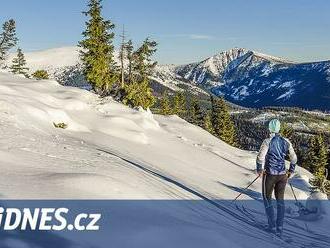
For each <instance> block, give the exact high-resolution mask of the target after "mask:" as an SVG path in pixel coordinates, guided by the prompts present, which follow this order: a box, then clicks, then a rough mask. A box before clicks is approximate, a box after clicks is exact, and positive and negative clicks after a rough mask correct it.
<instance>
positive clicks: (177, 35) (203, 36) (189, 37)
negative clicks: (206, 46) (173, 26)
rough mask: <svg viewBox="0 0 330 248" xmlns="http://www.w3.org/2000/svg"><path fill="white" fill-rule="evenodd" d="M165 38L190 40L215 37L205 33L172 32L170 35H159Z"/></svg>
mask: <svg viewBox="0 0 330 248" xmlns="http://www.w3.org/2000/svg"><path fill="white" fill-rule="evenodd" d="M161 36H162V37H167V38H185V39H190V40H214V39H215V37H214V36H212V35H206V34H172V35H161Z"/></svg>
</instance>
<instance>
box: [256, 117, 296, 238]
mask: <svg viewBox="0 0 330 248" xmlns="http://www.w3.org/2000/svg"><path fill="white" fill-rule="evenodd" d="M280 129H281V123H280V121H279V120H277V119H274V120H271V121H270V122H269V131H270V138H268V139H265V140H264V141H263V143H262V145H261V148H260V151H259V154H258V156H257V173H258V175H259V176H260V177H261V176H262V195H263V200H264V205H265V210H266V214H267V218H268V228H267V230H268V231H269V232H271V233H274V234H277V235H278V236H281V235H282V233H283V219H284V212H285V205H284V192H285V187H286V184H287V182H288V179H289V178H290V176H291V175H292V174H293V173H294V171H295V167H296V163H297V156H296V153H295V151H294V149H293V147H292V144H291V142H290V141H289V140H288V139H286V138H283V137H282V136H281V135H280V134H279V132H280ZM287 155H289V158H290V161H291V163H290V168H289V170H286V167H285V158H286V156H287ZM273 191H275V198H276V202H277V219H276V222H275V217H274V207H273V205H272V194H273Z"/></svg>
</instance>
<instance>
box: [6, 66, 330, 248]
mask: <svg viewBox="0 0 330 248" xmlns="http://www.w3.org/2000/svg"><path fill="white" fill-rule="evenodd" d="M62 122H63V123H66V124H67V125H68V128H67V129H56V128H54V125H53V123H62ZM0 137H1V138H0V159H1V163H0V167H1V173H0V189H1V191H0V195H1V198H2V199H122V200H124V199H129V200H134V199H135V200H137V199H140V200H160V199H162V200H203V201H202V204H197V206H196V205H195V204H192V203H191V204H190V203H189V201H188V203H187V204H179V205H176V207H171V206H172V205H171V204H168V206H167V207H164V208H161V209H158V210H157V211H156V210H152V209H149V210H148V211H147V212H148V213H149V214H151V215H150V216H152V214H155V216H156V215H157V214H158V215H159V214H160V215H161V216H163V218H164V219H165V220H167V221H169V222H166V224H165V225H163V226H162V225H159V226H158V227H157V228H158V229H157V230H159V232H157V231H155V230H156V229H153V228H149V229H148V228H146V229H144V230H143V233H139V231H140V232H142V230H134V231H135V234H136V235H132V236H130V238H131V239H130V241H131V242H132V243H133V244H135V243H134V242H137V243H136V244H138V243H139V242H140V243H141V242H143V239H142V236H139V235H138V234H140V235H142V234H143V237H150V239H153V240H163V241H162V242H163V243H162V246H158V247H180V246H177V244H184V242H185V241H187V240H189V237H190V236H191V235H192V233H193V234H194V240H195V239H196V242H195V244H194V245H195V246H191V247H201V245H202V244H201V243H199V242H204V244H205V245H206V246H205V247H215V246H216V245H217V246H218V247H219V244H226V246H224V247H234V248H235V247H265V246H267V247H283V242H282V241H280V240H279V239H272V238H271V236H270V235H268V234H266V233H264V232H263V231H261V230H260V228H258V222H261V223H262V222H265V217H264V214H263V213H264V210H263V204H262V201H261V194H260V193H259V192H261V181H260V180H259V181H257V182H256V183H255V184H254V185H253V186H252V187H251V188H250V189H249V191H247V193H246V194H243V195H242V198H241V199H245V200H251V199H254V200H255V201H253V202H254V204H253V206H252V207H251V206H249V207H248V208H246V207H244V206H243V205H242V203H241V202H240V203H238V207H236V206H235V204H229V201H220V202H218V201H217V200H232V199H234V197H235V196H236V195H237V194H238V193H239V192H241V191H242V189H243V188H244V187H245V186H246V185H248V184H249V183H250V182H251V181H252V180H253V179H254V178H255V175H254V173H253V170H254V167H255V156H256V154H255V153H253V152H248V151H242V150H239V149H236V148H233V147H231V146H229V145H226V144H225V143H223V142H221V141H220V140H218V139H216V138H215V137H213V136H212V135H210V134H209V133H207V132H206V131H204V130H202V129H201V128H199V127H196V126H193V125H191V124H189V123H187V122H185V121H184V120H182V119H180V118H178V117H177V116H171V117H164V116H156V115H153V114H152V113H151V112H150V111H143V110H133V109H130V108H128V107H126V106H123V105H122V104H119V103H117V102H115V101H113V100H111V99H100V98H99V97H97V96H96V95H94V94H92V93H90V92H88V91H84V90H81V89H78V88H71V87H64V86H61V85H59V84H58V83H57V82H55V81H51V80H48V81H47V80H45V81H34V80H29V79H25V78H20V77H17V76H13V75H11V74H9V73H4V72H3V73H1V72H0ZM297 172H298V173H297V175H296V176H295V178H294V179H292V183H293V185H294V188H295V191H296V193H297V196H298V198H299V199H306V198H307V197H308V191H309V184H308V183H307V181H308V178H309V177H310V174H309V173H308V172H306V171H305V170H303V169H301V168H298V169H297ZM286 197H287V199H293V195H292V193H291V192H290V191H289V190H287V192H286ZM256 200H257V201H256ZM289 207H290V208H292V209H294V208H295V206H289ZM289 207H288V208H289ZM159 211H160V212H159ZM150 216H149V218H145V220H144V222H143V225H145V226H146V227H148V223H149V221H150V222H151V221H152V220H151V219H152V218H150ZM130 218H133V219H134V218H137V219H136V222H138V221H139V220H140V219H139V218H141V216H137V215H132V216H130ZM170 220H171V221H173V220H175V223H176V225H175V226H173V224H170V223H171V221H170ZM255 221H257V222H256V223H255ZM328 224H329V219H323V220H322V221H319V222H314V223H311V224H308V229H306V228H305V224H304V222H303V221H299V220H296V219H290V220H288V221H287V223H286V228H288V229H287V231H288V232H295V233H298V234H296V235H295V236H294V237H296V238H297V239H298V237H300V236H299V235H301V236H302V237H300V241H299V242H300V243H306V244H311V243H312V242H316V241H318V245H319V246H318V247H326V246H322V245H324V242H328V240H329V239H327V238H328V237H327V236H326V235H328ZM151 226H152V225H151ZM176 228H178V229H176ZM180 230H181V231H182V230H184V231H183V234H182V233H181V232H180ZM310 230H316V231H315V233H314V234H313V233H312V234H309V236H311V237H310V238H309V237H308V236H307V234H308V233H309V231H310ZM320 234H323V236H322V238H323V241H322V239H320V237H321V236H318V235H320ZM189 235H190V236H189ZM116 237H117V236H116ZM120 237H121V236H118V237H117V239H120ZM164 237H167V238H166V239H164ZM315 237H316V238H315ZM255 238H257V239H258V242H252V240H255ZM198 240H199V242H198ZM324 240H325V241H324ZM117 241H118V240H117ZM144 241H146V240H144ZM206 241H207V242H208V243H205V242H206ZM249 241H251V242H249ZM118 242H119V241H118ZM299 242H298V243H299ZM132 243H131V244H132ZM140 243H139V244H140ZM298 243H295V244H298ZM286 245H287V244H286ZM122 247H130V246H129V245H127V246H122ZM131 247H132V246H131ZM136 247H137V246H136ZM145 247H148V246H145ZM149 247H151V246H149ZM181 247H184V245H182V246H181ZM292 247H297V246H292ZM299 247H302V246H299Z"/></svg>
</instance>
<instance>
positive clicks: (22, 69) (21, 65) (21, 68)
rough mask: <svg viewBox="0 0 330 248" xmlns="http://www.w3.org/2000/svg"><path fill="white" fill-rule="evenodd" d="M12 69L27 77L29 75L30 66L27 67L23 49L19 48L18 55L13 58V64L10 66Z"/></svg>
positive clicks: (13, 71) (15, 72)
mask: <svg viewBox="0 0 330 248" xmlns="http://www.w3.org/2000/svg"><path fill="white" fill-rule="evenodd" d="M10 71H11V72H12V73H14V74H21V75H24V76H25V77H27V78H28V77H29V74H28V71H29V68H28V67H26V60H25V57H24V53H23V52H22V49H20V48H18V49H17V56H16V57H15V58H13V61H12V65H11V66H10Z"/></svg>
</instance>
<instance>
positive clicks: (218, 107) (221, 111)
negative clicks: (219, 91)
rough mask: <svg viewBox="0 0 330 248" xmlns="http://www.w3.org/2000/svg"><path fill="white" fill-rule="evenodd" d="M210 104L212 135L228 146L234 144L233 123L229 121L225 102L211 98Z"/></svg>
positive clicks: (229, 117)
mask: <svg viewBox="0 0 330 248" xmlns="http://www.w3.org/2000/svg"><path fill="white" fill-rule="evenodd" d="M211 102H212V118H211V119H212V126H213V129H214V134H215V135H216V136H217V137H218V138H220V139H221V140H223V141H224V142H226V143H228V144H229V145H235V144H236V132H235V126H234V122H233V121H232V119H231V116H230V113H229V110H228V106H227V104H226V102H225V100H224V99H223V98H222V97H221V98H220V99H215V98H214V97H213V96H212V97H211Z"/></svg>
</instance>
